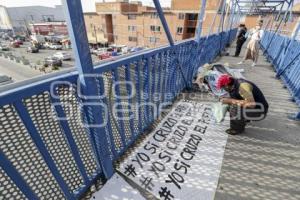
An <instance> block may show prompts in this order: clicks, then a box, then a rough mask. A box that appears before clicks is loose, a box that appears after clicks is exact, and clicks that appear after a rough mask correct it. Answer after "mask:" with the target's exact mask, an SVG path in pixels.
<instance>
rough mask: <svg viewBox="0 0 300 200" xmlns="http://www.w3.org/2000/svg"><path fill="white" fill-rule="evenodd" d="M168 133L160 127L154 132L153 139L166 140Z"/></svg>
mask: <svg viewBox="0 0 300 200" xmlns="http://www.w3.org/2000/svg"><path fill="white" fill-rule="evenodd" d="M168 135H169V133H165V132H163V131H162V130H161V129H159V130H157V131H156V132H155V133H154V135H153V139H154V140H155V141H157V142H164V141H165V140H166V138H167V136H168Z"/></svg>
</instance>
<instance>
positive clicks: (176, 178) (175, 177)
mask: <svg viewBox="0 0 300 200" xmlns="http://www.w3.org/2000/svg"><path fill="white" fill-rule="evenodd" d="M168 178H169V180H168V179H167V180H166V181H165V182H166V183H173V184H174V185H175V186H176V187H177V188H178V189H180V190H181V186H180V183H184V178H183V177H182V176H181V175H180V174H179V173H177V172H172V173H171V174H168Z"/></svg>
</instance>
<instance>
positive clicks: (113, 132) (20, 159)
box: [0, 29, 236, 199]
mask: <svg viewBox="0 0 300 200" xmlns="http://www.w3.org/2000/svg"><path fill="white" fill-rule="evenodd" d="M235 35H236V29H233V30H231V31H230V32H222V33H220V34H219V35H216V34H214V35H211V36H209V37H208V38H207V39H206V38H200V41H199V42H196V41H195V40H187V41H183V42H180V43H177V44H174V46H166V47H162V48H159V49H153V50H149V51H147V52H143V53H141V54H136V55H133V56H129V57H126V58H122V59H119V60H117V61H113V62H111V63H105V64H102V65H100V66H97V67H96V68H95V71H94V73H93V75H95V76H96V77H95V76H94V77H92V78H91V79H93V81H94V82H95V83H96V85H97V87H96V88H97V96H95V101H93V104H89V105H88V106H86V101H85V97H84V96H83V94H80V92H81V90H80V89H79V90H78V87H79V86H80V85H79V84H78V79H79V78H80V76H79V74H78V72H71V73H68V74H63V75H59V76H57V77H53V78H48V79H45V80H41V81H38V82H35V83H32V84H29V85H25V86H22V87H18V88H15V89H12V90H9V91H7V92H5V93H2V94H1V96H0V135H1V136H0V137H1V141H0V158H1V163H0V176H1V178H2V179H1V180H5V181H1V183H0V187H1V188H2V191H1V192H2V194H3V197H4V199H6V198H8V199H9V198H12V199H17V198H20V199H25V198H27V199H42V198H43V199H51V198H52V199H63V198H66V199H78V198H80V197H81V196H82V195H83V194H84V193H85V192H86V191H87V189H88V188H89V187H90V186H91V185H92V184H93V183H94V182H95V181H96V180H97V179H99V178H100V177H102V178H106V177H105V176H104V173H103V171H104V170H106V169H104V168H105V167H107V166H112V163H113V162H114V161H115V160H117V159H118V158H119V157H120V156H121V155H123V154H124V152H125V151H126V150H127V149H128V147H129V146H130V145H131V144H132V143H133V142H135V141H136V139H137V137H138V136H140V135H141V134H142V133H143V132H144V130H145V129H147V128H148V127H149V126H150V125H151V124H152V123H153V122H154V120H156V119H157V117H158V116H159V113H156V112H155V111H156V108H157V107H159V106H161V105H167V104H168V103H171V102H172V100H173V99H174V98H175V97H176V96H177V95H178V94H179V93H180V92H181V91H182V90H183V89H185V88H188V87H191V85H192V78H193V76H195V74H196V72H197V69H198V67H199V66H201V65H203V64H205V63H206V62H211V61H212V60H213V59H214V58H215V57H216V56H217V54H218V52H219V51H220V49H224V48H225V46H226V43H227V42H228V40H227V39H226V38H228V37H229V36H230V38H229V41H230V42H232V41H233V40H234V38H235ZM221 38H223V40H221ZM220 41H221V42H220ZM119 81H121V82H122V81H123V82H124V81H127V82H131V83H132V84H131V85H130V84H126V82H124V84H117V83H118V82H119ZM132 87H134V88H135V91H136V93H134V95H133V96H132V98H130V99H124V98H118V97H120V96H128V94H131V92H132ZM95 102H96V103H95ZM115 105H117V107H116V109H118V110H122V111H124V110H126V112H117V116H118V117H119V118H120V119H116V118H115V117H114V109H115V108H114V106H115ZM131 105H137V107H132V106H131ZM98 107H101V109H99V110H100V111H101V112H100V113H98V117H99V119H101V120H100V121H101V122H104V121H106V122H107V123H106V124H105V126H103V127H101V131H103V132H102V133H103V135H104V136H105V137H102V136H101V137H99V135H95V134H96V132H95V133H93V129H94V127H86V126H85V124H86V123H87V121H88V120H87V116H88V115H90V113H91V112H92V110H91V109H93V108H98ZM133 113H136V114H135V115H134V117H132V118H130V117H129V119H128V120H125V119H122V117H126V116H127V117H128V116H131V115H132V114H133ZM99 119H98V120H99ZM94 121H97V120H95V119H94ZM99 138H101V141H100V139H99ZM103 144H107V145H106V146H104V145H103ZM107 149H108V150H107ZM104 154H106V155H104ZM104 157H105V158H107V157H108V158H109V161H107V160H105V165H101V164H100V163H101V162H102V161H103V160H102V159H103V158H104ZM107 162H109V163H107ZM2 194H1V195H2Z"/></svg>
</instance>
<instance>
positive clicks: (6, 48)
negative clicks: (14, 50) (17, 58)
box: [0, 44, 9, 51]
mask: <svg viewBox="0 0 300 200" xmlns="http://www.w3.org/2000/svg"><path fill="white" fill-rule="evenodd" d="M0 50H2V51H9V47H8V46H7V45H5V44H2V45H0Z"/></svg>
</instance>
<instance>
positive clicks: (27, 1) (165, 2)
mask: <svg viewBox="0 0 300 200" xmlns="http://www.w3.org/2000/svg"><path fill="white" fill-rule="evenodd" d="M96 1H97V2H102V0H81V2H82V7H83V11H85V12H91V11H95V2H96ZM106 1H107V2H109V1H114V0H106ZM140 1H142V2H143V4H145V5H153V1H152V0H140ZM170 2H171V0H161V4H162V6H170ZM0 5H3V6H7V7H18V6H33V5H35V6H36V5H38V6H51V7H54V6H55V5H61V0H0Z"/></svg>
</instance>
